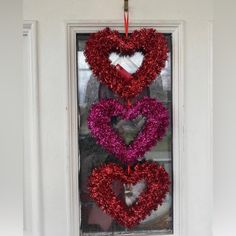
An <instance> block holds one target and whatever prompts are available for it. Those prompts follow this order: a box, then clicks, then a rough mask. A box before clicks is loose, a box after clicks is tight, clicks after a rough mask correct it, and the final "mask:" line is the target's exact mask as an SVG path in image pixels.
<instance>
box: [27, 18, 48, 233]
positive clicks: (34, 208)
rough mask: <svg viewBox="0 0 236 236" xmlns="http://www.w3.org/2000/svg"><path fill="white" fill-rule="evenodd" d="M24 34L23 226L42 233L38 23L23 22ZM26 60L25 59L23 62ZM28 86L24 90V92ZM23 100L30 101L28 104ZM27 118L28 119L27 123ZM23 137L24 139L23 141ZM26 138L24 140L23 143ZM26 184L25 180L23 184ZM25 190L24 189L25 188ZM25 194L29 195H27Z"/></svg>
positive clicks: (28, 230)
mask: <svg viewBox="0 0 236 236" xmlns="http://www.w3.org/2000/svg"><path fill="white" fill-rule="evenodd" d="M23 37H28V45H27V47H28V58H27V59H28V61H27V63H28V65H27V67H28V74H29V78H27V79H26V78H24V79H25V80H24V82H25V84H24V89H25V91H24V96H27V97H25V100H24V114H25V117H24V126H25V127H24V175H25V174H26V172H27V175H28V177H29V178H30V184H29V185H27V188H29V189H28V190H27V191H25V192H24V198H26V197H27V198H28V199H30V200H31V201H30V202H27V204H25V205H24V209H27V213H26V212H24V214H28V213H29V216H28V217H30V218H31V221H30V224H27V225H25V223H26V222H24V235H27V236H42V235H43V224H42V214H43V213H42V197H41V196H42V191H41V178H42V177H41V164H40V131H39V130H40V121H39V81H38V60H37V22H36V21H24V22H23ZM24 63H26V62H24ZM26 89H27V91H26ZM26 101H30V102H29V103H28V102H26ZM26 120H27V122H26ZM26 137H28V138H27V140H26ZM26 141H27V142H26ZM24 185H26V183H24ZM24 189H25V188H24ZM26 194H27V195H28V196H26Z"/></svg>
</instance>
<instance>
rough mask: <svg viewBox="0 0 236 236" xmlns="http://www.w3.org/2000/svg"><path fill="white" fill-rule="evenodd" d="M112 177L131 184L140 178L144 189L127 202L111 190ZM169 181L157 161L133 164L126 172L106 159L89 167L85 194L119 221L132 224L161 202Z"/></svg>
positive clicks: (130, 226) (135, 223) (128, 224)
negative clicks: (129, 203) (97, 165)
mask: <svg viewBox="0 0 236 236" xmlns="http://www.w3.org/2000/svg"><path fill="white" fill-rule="evenodd" d="M115 180H119V181H121V182H122V183H124V184H131V185H134V184H136V183H138V182H139V181H141V180H144V181H145V189H144V191H143V192H142V193H141V194H140V196H139V198H138V200H137V201H136V202H135V203H134V204H133V205H131V206H127V205H126V204H125V202H124V200H122V199H120V198H119V197H117V196H116V194H115V193H114V192H113V190H112V183H113V181H115ZM169 184H170V180H169V176H168V173H167V172H166V171H165V169H164V168H163V167H162V166H160V165H158V164H157V163H154V162H144V163H142V164H137V165H135V167H134V170H132V171H131V173H130V174H129V175H128V173H127V171H124V170H123V169H122V168H121V167H120V166H119V165H117V164H114V163H110V164H105V165H103V166H101V167H99V168H97V169H94V170H93V171H92V174H91V175H90V177H89V194H90V197H91V198H92V199H93V200H94V201H95V202H96V203H97V205H98V206H99V207H100V208H101V209H102V210H103V211H104V212H105V213H107V214H108V215H110V216H111V217H113V218H114V219H115V220H116V221H117V222H118V223H119V224H121V225H123V226H125V227H127V228H132V227H133V226H135V225H137V224H138V223H139V222H140V221H142V220H144V219H145V218H146V217H147V216H148V215H150V213H151V211H152V210H155V209H157V208H158V206H159V205H161V204H162V203H163V201H164V199H165V197H166V194H167V192H168V191H169Z"/></svg>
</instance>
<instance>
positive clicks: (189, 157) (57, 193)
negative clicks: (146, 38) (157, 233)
mask: <svg viewBox="0 0 236 236" xmlns="http://www.w3.org/2000/svg"><path fill="white" fill-rule="evenodd" d="M122 7H123V1H121V0H112V1H108V0H99V1H95V0H86V1H81V0H80V1H79V0H50V1H48V0H24V7H23V9H24V19H26V20H37V21H38V37H39V40H38V43H39V45H38V46H39V83H40V112H41V115H40V119H41V139H42V142H41V144H42V146H41V148H42V157H41V158H42V165H43V173H42V176H43V182H42V185H43V186H42V187H43V206H44V207H43V211H44V212H43V216H44V233H45V234H44V236H66V235H67V232H68V225H67V212H66V207H67V199H66V178H65V173H66V168H67V167H66V165H65V164H66V157H67V154H68V150H67V141H68V140H67V123H66V122H67V120H66V119H67V113H66V112H67V110H66V106H67V94H66V86H67V61H66V56H67V55H66V31H65V22H66V21H68V20H99V21H101V20H122V17H123V15H122ZM130 11H131V12H130V19H131V21H132V20H160V19H161V20H171V19H177V20H184V21H185V33H184V42H185V44H184V45H185V55H184V57H185V61H184V70H185V156H183V157H182V159H183V162H184V166H183V168H184V170H185V172H186V173H187V175H188V178H186V181H185V185H184V186H183V188H184V189H185V190H186V189H188V195H187V196H185V197H186V199H185V201H184V206H183V207H184V211H185V212H186V215H185V216H186V217H185V218H184V219H183V220H184V222H185V226H186V228H185V229H184V232H185V235H186V236H189V235H191V236H199V235H201V236H209V235H210V234H211V232H210V231H211V218H210V216H209V212H210V209H211V196H209V195H208V192H209V190H208V189H209V186H210V181H211V179H209V178H207V176H209V173H208V172H209V171H211V168H210V161H211V160H210V153H209V142H208V140H209V139H208V138H209V132H208V131H209V117H210V112H211V111H210V110H208V107H209V106H208V105H209V104H208V103H210V97H209V95H210V91H209V89H208V88H209V86H208V83H209V80H208V78H209V77H208V76H209V73H210V71H209V68H210V61H209V50H210V44H209V42H210V33H209V24H208V23H209V21H211V20H212V19H213V12H212V2H211V0H198V1H195V0H178V1H172V0H165V1H160V0H148V1H146V0H131V1H130ZM196 111H197V112H196ZM196 124H197V125H196ZM199 127H200V128H199ZM196 143H197V145H196ZM199 173H200V174H199ZM199 183H204V184H199ZM198 201H200V205H201V204H202V205H204V206H205V205H207V206H208V207H206V208H205V207H204V208H201V209H200V210H199V204H196V202H198ZM205 218H206V220H205V221H203V220H202V219H205ZM181 236H183V235H181Z"/></svg>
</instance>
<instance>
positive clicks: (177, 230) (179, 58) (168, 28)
mask: <svg viewBox="0 0 236 236" xmlns="http://www.w3.org/2000/svg"><path fill="white" fill-rule="evenodd" d="M65 24H66V33H67V68H68V147H67V153H68V154H67V158H66V161H67V163H66V173H67V186H68V188H67V219H68V235H70V236H79V235H80V204H79V192H78V186H79V183H78V172H79V168H80V166H79V162H78V158H79V156H78V155H79V154H78V150H79V147H78V124H79V118H78V110H77V82H76V37H75V36H76V34H77V33H90V32H96V31H97V30H99V29H101V28H104V27H106V26H109V27H111V28H115V29H118V30H119V31H120V32H124V27H123V22H121V21H119V22H114V21H102V22H100V21H96V22H95V21H72V22H71V21H70V22H66V23H65ZM183 25H184V23H183V21H165V20H163V21H162V20H160V21H135V22H132V23H131V24H130V27H129V29H130V30H131V31H132V30H134V29H137V28H142V27H153V28H156V29H157V30H158V31H159V32H162V33H171V34H172V37H173V78H174V80H173V139H174V144H173V151H174V156H175V158H174V160H173V166H174V173H173V174H174V236H184V235H185V232H186V230H185V225H184V223H183V219H184V218H185V217H186V216H185V211H184V210H183V209H184V201H185V199H186V194H185V193H186V190H185V189H184V185H183V182H184V181H183V180H184V175H185V174H184V170H183V168H182V161H183V159H184V158H183V157H184V148H183V142H184V70H183V68H184V59H183V55H184V47H183V45H184V42H183Z"/></svg>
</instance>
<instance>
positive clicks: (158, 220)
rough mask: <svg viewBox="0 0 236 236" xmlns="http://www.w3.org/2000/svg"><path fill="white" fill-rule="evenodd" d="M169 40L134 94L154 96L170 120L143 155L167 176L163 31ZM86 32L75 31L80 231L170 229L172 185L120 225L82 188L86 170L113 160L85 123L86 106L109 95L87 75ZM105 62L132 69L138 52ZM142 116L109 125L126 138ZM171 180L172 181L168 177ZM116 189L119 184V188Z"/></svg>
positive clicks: (168, 92)
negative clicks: (155, 68)
mask: <svg viewBox="0 0 236 236" xmlns="http://www.w3.org/2000/svg"><path fill="white" fill-rule="evenodd" d="M165 36H166V39H167V41H168V46H169V55H168V60H167V62H166V67H165V68H164V69H163V70H162V72H161V74H160V75H159V76H158V77H157V78H156V80H154V81H153V83H152V84H151V86H149V88H146V89H144V91H143V92H142V93H141V95H140V96H139V98H140V97H142V96H150V97H152V98H156V99H158V100H160V101H161V102H162V103H163V104H164V105H165V106H166V107H167V108H168V110H169V117H170V125H169V128H168V132H167V134H166V135H165V137H164V138H163V139H162V141H161V142H159V143H158V144H157V145H156V147H154V148H152V150H151V151H150V152H148V153H146V154H145V159H147V160H153V161H157V162H158V163H160V164H162V165H163V166H164V168H165V170H166V171H167V172H168V173H169V175H170V178H171V179H172V166H173V165H172V163H173V149H172V141H173V140H172V137H173V135H172V65H171V64H172V61H171V60H172V38H171V34H165ZM88 37H89V34H77V65H78V67H77V68H78V69H77V78H78V81H77V82H78V105H79V107H78V110H79V113H78V115H79V120H80V122H79V127H78V128H79V137H78V139H79V154H78V158H79V162H80V176H79V183H80V184H79V185H80V186H79V190H80V201H81V234H82V235H113V234H129V233H131V234H135V235H139V234H140V235H142V234H145V235H146V234H155V235H159V234H160V235H163V234H164V235H165V234H171V233H173V201H172V199H173V191H172V189H173V186H171V187H170V192H169V194H168V195H167V197H166V199H165V201H164V203H163V204H162V205H161V206H160V207H159V208H158V210H156V211H153V212H152V213H151V215H150V216H148V217H147V218H146V219H145V220H143V221H142V222H141V223H140V224H139V225H137V226H135V227H134V228H132V229H126V228H124V227H123V226H121V225H119V224H117V223H116V222H115V221H114V220H113V219H112V218H111V217H110V216H108V215H106V214H105V213H103V212H102V211H101V210H100V209H99V208H98V207H97V206H96V203H95V202H94V201H93V200H92V199H90V197H89V195H88V190H87V178H88V176H89V174H90V172H91V170H92V169H93V168H95V167H97V166H99V165H101V164H102V163H110V162H117V160H116V159H115V158H114V157H113V156H111V155H110V154H109V153H107V152H106V151H104V150H103V149H102V148H101V146H100V145H97V144H96V141H95V139H94V138H93V137H91V135H90V131H89V129H88V126H87V116H88V111H89V108H90V106H91V105H92V104H93V103H96V102H98V101H99V100H100V99H106V98H113V97H115V95H114V94H113V93H112V91H111V90H109V89H108V88H107V87H106V86H105V85H101V84H100V83H99V82H98V81H97V80H96V78H95V77H94V76H93V74H92V71H91V70H90V68H89V65H88V64H87V63H86V61H85V57H84V53H83V52H84V48H85V43H86V40H87V39H88ZM110 60H111V63H112V64H114V65H116V64H118V63H119V64H120V65H121V66H122V67H123V68H124V69H125V70H127V71H128V72H130V73H134V72H135V71H136V70H137V68H138V67H139V66H140V65H141V63H142V60H143V56H142V54H141V53H135V54H134V55H133V56H132V57H130V58H127V57H123V58H120V57H119V56H118V55H116V54H111V55H110ZM144 122H145V121H144V120H143V118H142V117H137V118H136V119H135V120H132V121H127V122H126V121H125V122H124V121H122V120H116V121H115V125H114V128H115V129H117V131H118V132H120V131H121V129H122V130H125V135H124V136H123V137H124V139H125V141H126V142H129V141H130V140H132V138H133V137H134V136H135V135H136V134H137V133H138V131H139V130H140V128H141V127H142V124H143V123H144ZM172 182H173V181H172ZM142 188H143V185H142V183H138V184H137V185H135V186H134V187H133V190H132V194H131V195H129V196H126V197H125V201H126V202H131V203H132V201H135V199H136V198H137V197H138V194H139V193H140V192H141V191H142ZM119 191H120V190H119Z"/></svg>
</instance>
